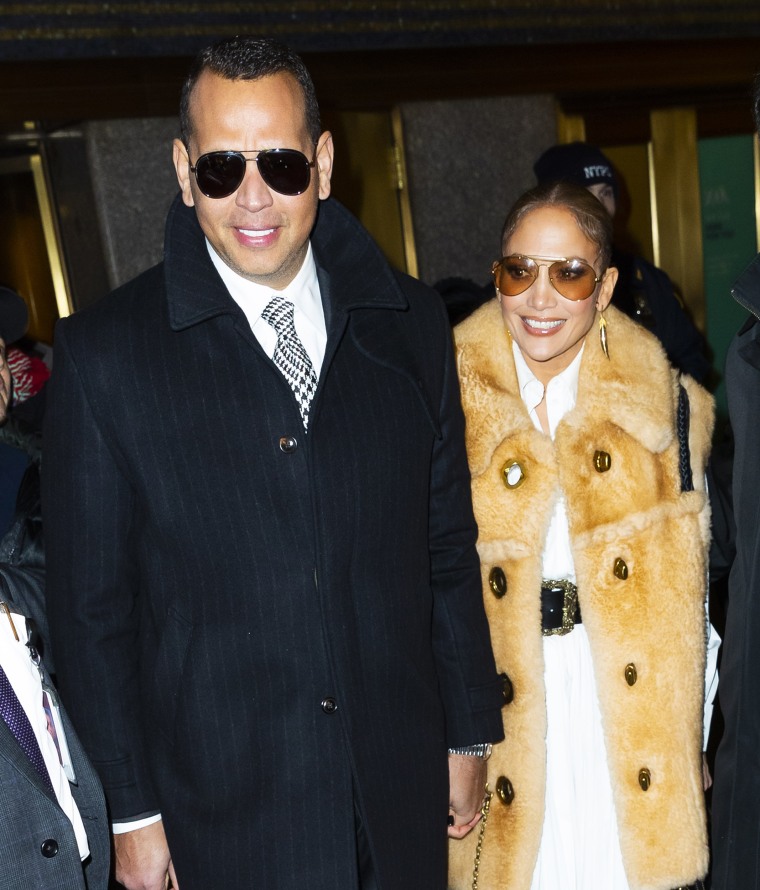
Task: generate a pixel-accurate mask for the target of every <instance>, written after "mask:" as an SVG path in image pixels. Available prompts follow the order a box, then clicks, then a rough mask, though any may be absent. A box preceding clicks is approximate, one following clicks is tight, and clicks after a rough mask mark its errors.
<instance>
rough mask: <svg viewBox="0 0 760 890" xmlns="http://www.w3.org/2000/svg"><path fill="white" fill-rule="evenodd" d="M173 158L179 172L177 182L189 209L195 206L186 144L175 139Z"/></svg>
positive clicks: (175, 167)
mask: <svg viewBox="0 0 760 890" xmlns="http://www.w3.org/2000/svg"><path fill="white" fill-rule="evenodd" d="M172 158H173V160H174V169H175V170H176V171H177V182H179V187H180V190H181V191H182V200H183V201H184V203H185V204H186V205H187V206H188V207H193V206H194V205H195V200H194V198H193V191H192V188H191V187H190V177H191V176H192V175H193V174H192V173H191V172H190V158H189V157H188V154H187V149H186V148H185V143H184V142H182V140H181V139H175V140H174V142H173V144H172Z"/></svg>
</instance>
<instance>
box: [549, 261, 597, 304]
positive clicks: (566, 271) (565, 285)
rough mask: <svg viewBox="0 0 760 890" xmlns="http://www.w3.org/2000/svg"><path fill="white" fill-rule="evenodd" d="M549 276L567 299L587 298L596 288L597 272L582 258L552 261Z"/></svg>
mask: <svg viewBox="0 0 760 890" xmlns="http://www.w3.org/2000/svg"><path fill="white" fill-rule="evenodd" d="M549 277H550V278H551V282H552V284H553V285H554V288H555V289H556V290H557V291H559V293H561V294H562V296H563V297H565V299H566V300H586V299H588V297H590V296H591V294H593V293H594V291H595V290H596V283H597V282H596V273H595V272H594V270H593V269H592V268H591V266H589V265H588V264H587V263H584V262H583V261H582V260H564V261H562V262H558V263H552V264H551V266H549Z"/></svg>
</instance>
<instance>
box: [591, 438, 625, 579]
mask: <svg viewBox="0 0 760 890" xmlns="http://www.w3.org/2000/svg"><path fill="white" fill-rule="evenodd" d="M592 462H593V464H594V469H595V470H596V472H597V473H606V472H608V471H609V470H610V469H611V467H612V455H611V454H610V453H609V451H604V450H603V449H601V448H598V449H597V450H596V451H594V457H593V459H592ZM612 573H613V575H614V576H615V577H616V578H617V579H618V580H620V581H626V580H627V579H628V566H627V564H626V562H625V560H624V559H623V558H622V557H620V556H618V558H617V559H616V560H615V562H614V564H613V566H612Z"/></svg>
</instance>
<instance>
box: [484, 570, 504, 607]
mask: <svg viewBox="0 0 760 890" xmlns="http://www.w3.org/2000/svg"><path fill="white" fill-rule="evenodd" d="M488 586H489V587H490V588H491V593H492V594H493V595H494V596H495V597H496V599H501V598H502V597H503V596H504V594H505V593H506V592H507V576H506V575H505V574H504V569H503V568H502V567H501V566H494V567H493V568H492V569H491V571H490V572H489V573H488Z"/></svg>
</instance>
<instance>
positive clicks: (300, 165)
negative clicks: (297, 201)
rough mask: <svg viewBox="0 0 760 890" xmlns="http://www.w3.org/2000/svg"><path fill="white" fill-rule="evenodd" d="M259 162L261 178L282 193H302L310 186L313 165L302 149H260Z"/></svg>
mask: <svg viewBox="0 0 760 890" xmlns="http://www.w3.org/2000/svg"><path fill="white" fill-rule="evenodd" d="M257 163H258V167H259V173H261V178H262V179H263V180H264V182H265V183H266V184H267V185H268V186H269V188H270V189H273V190H274V191H275V192H279V193H280V194H281V195H300V194H301V193H302V192H305V191H306V189H307V188H308V187H309V182H310V181H311V165H310V164H309V160H308V158H307V157H306V155H304V154H301V152H300V151H296V150H295V149H293V148H272V149H268V150H266V151H260V152H259V154H258V157H257Z"/></svg>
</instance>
